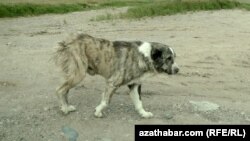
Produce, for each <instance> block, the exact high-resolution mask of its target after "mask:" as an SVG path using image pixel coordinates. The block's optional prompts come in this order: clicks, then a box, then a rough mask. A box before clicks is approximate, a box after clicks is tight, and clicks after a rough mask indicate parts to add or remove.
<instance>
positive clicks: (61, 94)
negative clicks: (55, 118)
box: [56, 75, 83, 114]
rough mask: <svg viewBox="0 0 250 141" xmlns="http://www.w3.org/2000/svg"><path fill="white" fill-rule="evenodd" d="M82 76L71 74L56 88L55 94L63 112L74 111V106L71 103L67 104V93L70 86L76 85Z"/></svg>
mask: <svg viewBox="0 0 250 141" xmlns="http://www.w3.org/2000/svg"><path fill="white" fill-rule="evenodd" d="M82 79H83V77H79V76H78V75H77V76H72V77H71V78H69V79H67V80H66V81H65V82H64V83H63V84H62V85H61V86H60V87H59V88H58V89H57V90H56V95H57V97H58V99H59V102H60V105H61V110H62V112H63V113H64V114H68V113H69V112H72V111H75V110H76V108H75V107H74V106H73V105H68V93H69V90H70V89H71V88H73V87H74V86H76V85H77V84H79V83H80V82H81V80H82Z"/></svg>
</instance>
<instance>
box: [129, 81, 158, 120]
mask: <svg viewBox="0 0 250 141" xmlns="http://www.w3.org/2000/svg"><path fill="white" fill-rule="evenodd" d="M128 87H129V89H130V97H131V99H132V101H133V103H134V105H135V109H136V111H137V112H138V113H139V114H140V115H141V116H142V117H143V118H150V117H153V114H152V113H151V112H147V111H145V110H144V108H143V106H142V101H141V97H140V94H141V85H140V84H131V85H128Z"/></svg>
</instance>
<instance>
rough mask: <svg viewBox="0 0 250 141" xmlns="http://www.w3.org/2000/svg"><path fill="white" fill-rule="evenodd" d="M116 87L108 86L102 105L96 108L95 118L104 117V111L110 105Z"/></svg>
mask: <svg viewBox="0 0 250 141" xmlns="http://www.w3.org/2000/svg"><path fill="white" fill-rule="evenodd" d="M115 90H116V87H114V86H113V85H111V84H107V86H106V89H105V92H104V93H102V100H101V103H100V104H99V105H98V106H97V107H96V108H95V116H96V117H99V118H100V117H102V116H103V115H102V110H103V109H104V108H106V107H107V106H108V104H109V103H110V99H111V97H112V95H113V93H114V92H115Z"/></svg>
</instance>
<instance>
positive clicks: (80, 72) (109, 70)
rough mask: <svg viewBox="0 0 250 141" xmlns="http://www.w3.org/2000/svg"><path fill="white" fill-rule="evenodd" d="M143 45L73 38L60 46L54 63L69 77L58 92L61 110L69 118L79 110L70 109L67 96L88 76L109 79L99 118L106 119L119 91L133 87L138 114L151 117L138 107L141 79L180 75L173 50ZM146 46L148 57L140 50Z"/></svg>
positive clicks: (99, 109)
mask: <svg viewBox="0 0 250 141" xmlns="http://www.w3.org/2000/svg"><path fill="white" fill-rule="evenodd" d="M142 44H143V42H141V41H130V42H128V41H109V40H106V39H101V38H94V37H92V36H90V35H87V34H76V35H71V38H69V39H67V40H64V41H62V42H60V43H59V44H58V45H59V46H58V48H57V51H56V53H55V56H54V60H55V63H56V64H57V65H58V66H59V67H60V68H61V70H62V72H63V73H64V76H65V82H64V83H63V84H62V85H61V86H60V87H59V88H58V89H57V91H56V94H57V96H58V98H59V100H60V102H61V105H62V107H61V110H62V111H63V112H64V113H66V114H67V113H68V112H70V111H74V110H75V107H74V106H72V105H68V100H67V94H68V92H69V90H70V89H71V88H72V87H74V86H75V85H77V84H78V83H80V81H81V80H82V79H83V78H84V77H85V76H86V73H88V74H90V75H96V74H97V75H101V76H103V77H104V78H105V79H106V89H105V92H104V93H103V96H102V102H101V104H100V105H99V106H97V107H96V112H95V116H97V117H102V110H103V109H104V108H105V107H106V106H107V104H108V103H109V101H110V98H111V96H112V94H113V93H114V91H115V90H116V89H117V88H118V87H120V86H122V85H130V87H129V88H130V89H131V93H132V94H131V95H134V96H131V98H132V99H133V98H134V100H133V101H134V102H135V103H134V104H135V106H136V105H137V106H136V108H137V110H138V112H139V113H140V114H141V115H142V116H143V117H151V116H152V113H150V112H146V111H145V110H144V109H143V107H142V104H141V105H140V104H139V106H138V103H141V101H140V100H138V99H136V98H138V96H137V95H139V94H140V92H138V88H141V81H140V78H141V77H142V76H143V75H144V74H145V73H157V72H167V73H169V74H170V73H177V72H178V68H177V67H176V68H175V69H173V67H172V65H173V59H174V54H173V50H172V49H171V48H170V49H169V47H168V46H166V45H164V44H160V43H146V44H145V43H144V44H143V45H142ZM141 45H142V46H141ZM145 45H147V46H149V47H148V48H147V55H146V56H145V54H143V49H139V47H140V46H141V47H143V46H145ZM151 48H152V50H151ZM149 49H150V50H149ZM150 52H151V54H149V53H150ZM148 54H149V55H150V56H149V55H148ZM169 58H170V59H169ZM163 65H164V66H165V68H164V69H163V68H162V67H163ZM166 66H167V68H166ZM132 86H133V87H132Z"/></svg>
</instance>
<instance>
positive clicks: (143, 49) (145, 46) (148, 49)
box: [139, 42, 152, 57]
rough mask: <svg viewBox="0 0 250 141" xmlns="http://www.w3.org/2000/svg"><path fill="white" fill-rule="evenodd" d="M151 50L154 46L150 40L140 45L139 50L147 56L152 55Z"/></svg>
mask: <svg viewBox="0 0 250 141" xmlns="http://www.w3.org/2000/svg"><path fill="white" fill-rule="evenodd" d="M151 50H152V47H151V45H150V43H148V42H144V43H143V44H142V45H140V46H139V52H141V53H142V54H143V55H144V56H145V57H151Z"/></svg>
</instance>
